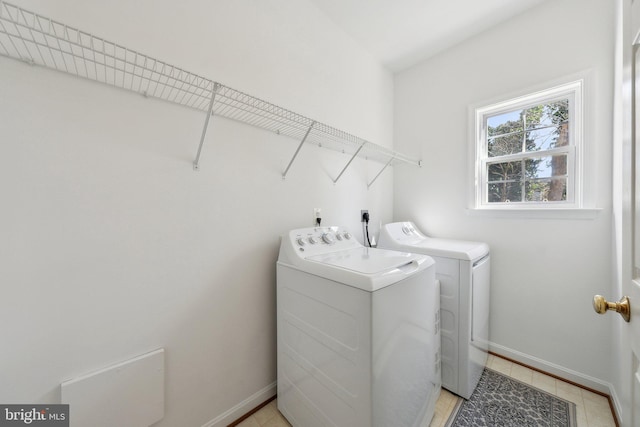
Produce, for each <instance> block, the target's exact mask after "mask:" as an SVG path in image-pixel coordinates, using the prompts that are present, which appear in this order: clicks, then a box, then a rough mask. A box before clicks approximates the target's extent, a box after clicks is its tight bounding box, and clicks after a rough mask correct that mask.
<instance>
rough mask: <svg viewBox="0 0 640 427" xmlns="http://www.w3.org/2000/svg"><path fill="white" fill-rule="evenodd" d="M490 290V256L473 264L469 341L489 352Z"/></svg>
mask: <svg viewBox="0 0 640 427" xmlns="http://www.w3.org/2000/svg"><path fill="white" fill-rule="evenodd" d="M490 288H491V262H490V256H489V255H487V256H486V257H484V258H482V259H481V260H479V261H476V262H475V263H474V264H473V273H472V277H471V341H472V342H473V343H474V345H475V346H476V347H479V348H481V349H483V350H484V351H488V350H489V299H490Z"/></svg>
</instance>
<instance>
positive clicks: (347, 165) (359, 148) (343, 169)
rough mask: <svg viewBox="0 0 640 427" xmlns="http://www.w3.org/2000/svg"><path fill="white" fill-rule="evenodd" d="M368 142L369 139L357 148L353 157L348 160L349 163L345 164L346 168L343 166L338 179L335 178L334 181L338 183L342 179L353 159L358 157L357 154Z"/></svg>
mask: <svg viewBox="0 0 640 427" xmlns="http://www.w3.org/2000/svg"><path fill="white" fill-rule="evenodd" d="M366 143H367V141H364V142H363V143H362V144H361V145H360V147H358V149H357V150H356V152H355V153H353V156H351V158H350V159H349V161H348V162H347V164H346V165H345V166H344V168H342V170H341V171H340V173H339V174H338V176H337V177H336V179H334V180H333V183H334V184H335V183H337V182H338V180H339V179H340V177H341V176H342V174H343V173H344V171H346V170H347V168H348V167H349V165H350V164H351V162H353V159H355V158H356V156H357V155H358V154H359V153H360V151H361V150H362V149H363V148H364V145H365V144H366Z"/></svg>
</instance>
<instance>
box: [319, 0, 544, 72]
mask: <svg viewBox="0 0 640 427" xmlns="http://www.w3.org/2000/svg"><path fill="white" fill-rule="evenodd" d="M311 1H312V2H314V3H315V4H316V6H317V7H318V8H319V9H320V10H322V11H324V12H325V13H326V14H327V15H329V17H330V18H331V19H332V20H333V21H334V22H335V23H336V24H337V25H338V26H340V27H341V28H343V29H344V30H345V31H346V32H347V33H349V34H351V36H352V37H354V38H355V39H356V40H357V41H358V42H359V43H360V44H361V45H362V46H363V47H364V48H365V49H367V50H368V51H370V52H371V53H372V54H373V55H374V56H375V57H376V58H378V59H379V60H380V62H382V63H383V64H384V65H385V66H387V67H388V68H389V69H391V70H392V71H400V70H403V69H405V68H407V67H409V66H411V65H414V64H416V63H417V62H420V61H421V60H423V59H426V58H428V57H429V56H432V55H434V54H436V53H438V52H441V51H443V50H445V49H447V48H449V47H451V46H453V45H455V44H457V43H460V42H461V41H463V40H465V39H468V38H470V37H472V36H474V35H476V34H478V33H480V32H482V31H485V30H486V29H488V28H490V27H492V26H494V25H496V24H498V23H500V22H502V21H505V20H507V19H509V18H511V17H513V16H515V15H518V14H520V13H522V12H523V11H525V10H527V9H529V8H531V7H533V6H536V5H538V4H540V3H542V2H544V1H546V0H311Z"/></svg>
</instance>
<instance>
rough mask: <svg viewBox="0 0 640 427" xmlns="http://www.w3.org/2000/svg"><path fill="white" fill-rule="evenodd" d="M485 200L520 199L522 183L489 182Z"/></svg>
mask: <svg viewBox="0 0 640 427" xmlns="http://www.w3.org/2000/svg"><path fill="white" fill-rule="evenodd" d="M488 190H489V191H488V192H487V200H488V202H489V203H508V202H521V201H522V185H520V183H519V182H500V183H489V184H488Z"/></svg>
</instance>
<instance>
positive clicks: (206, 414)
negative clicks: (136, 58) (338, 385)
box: [0, 0, 393, 426]
mask: <svg viewBox="0 0 640 427" xmlns="http://www.w3.org/2000/svg"><path fill="white" fill-rule="evenodd" d="M17 4H18V5H20V6H22V7H25V8H27V9H30V10H35V11H37V12H39V13H41V14H43V15H45V16H50V17H53V18H55V19H57V20H60V21H62V22H64V23H67V24H68V25H71V26H73V27H77V28H80V29H84V30H87V31H89V32H92V33H94V34H96V35H98V36H102V37H104V38H106V39H107V40H111V41H115V42H118V43H121V44H122V45H124V46H127V47H129V48H132V49H136V50H138V51H140V52H143V53H147V54H150V55H153V56H156V57H157V58H159V59H162V60H165V61H167V62H169V63H173V64H175V65H178V66H181V67H183V68H185V69H187V70H189V71H193V72H196V73H199V74H201V75H204V76H206V77H209V78H211V79H214V80H217V81H220V82H222V83H225V84H228V85H230V86H232V87H234V88H237V89H239V90H242V91H245V92H247V93H250V94H252V95H255V96H258V97H262V98H264V99H266V100H269V101H272V102H275V103H279V104H280V105H281V106H283V107H287V108H289V109H292V110H295V111H297V112H299V113H301V114H304V115H307V116H309V117H312V118H314V119H317V120H320V121H323V122H326V123H327V124H330V125H333V126H336V127H339V128H342V129H343V130H345V131H348V132H351V133H353V134H356V135H358V136H361V137H363V138H366V139H369V140H371V141H373V142H376V143H379V144H382V145H387V146H389V145H391V140H392V128H393V102H392V101H393V79H392V76H391V75H390V73H389V72H387V71H386V70H384V69H383V68H382V67H381V66H380V65H379V64H378V63H377V62H375V61H374V59H373V58H372V57H370V56H369V55H368V54H366V53H365V52H363V51H362V50H361V49H360V48H358V47H357V46H356V45H355V43H354V42H353V41H352V40H351V39H350V38H349V37H347V36H346V35H345V34H344V33H342V32H341V31H340V30H339V29H338V28H336V27H335V26H334V25H333V24H332V23H331V22H330V21H329V20H328V19H327V18H326V17H325V16H324V15H322V14H321V13H320V12H319V11H318V10H317V9H316V8H315V7H314V6H313V5H312V4H311V3H310V2H307V1H291V0H267V1H265V0H234V1H223V0H218V1H204V0H188V1H181V2H169V1H157V0H154V1H151V0H147V1H136V2H129V1H124V0H118V1H115V2H114V1H111V2H103V1H97V0H92V1H82V2H79V1H73V0H59V1H56V2H49V1H45V0H23V1H18V2H17ZM0 74H1V75H2V78H1V79H0V100H1V102H0V135H1V141H2V143H1V144H0V194H1V195H2V209H0V236H1V238H0V242H1V243H0V282H1V283H2V298H0V323H1V324H2V325H3V328H2V331H3V332H2V351H1V352H0V384H1V385H0V401H1V402H4V403H25V402H33V403H39V402H42V403H55V402H57V401H59V399H60V395H59V388H58V387H59V384H60V382H61V381H63V380H66V379H69V378H73V377H75V376H78V375H80V374H84V373H86V372H89V371H92V370H95V369H99V368H102V367H104V366H107V365H110V364H112V363H115V362H119V361H123V360H126V359H128V358H130V357H133V356H136V355H138V354H141V353H144V352H147V351H149V350H153V349H155V348H159V347H164V348H165V349H166V416H165V418H164V420H163V421H161V422H160V423H158V425H159V426H176V425H180V426H201V425H204V424H206V423H210V424H213V421H220V425H222V424H224V425H226V424H228V423H229V422H230V421H232V420H233V419H234V417H237V416H239V415H241V414H242V413H243V412H244V411H247V410H249V409H251V408H252V407H253V406H254V405H256V404H258V403H260V402H258V401H248V402H245V403H246V405H244V406H242V402H243V401H245V399H248V398H251V396H253V395H254V394H255V393H260V392H261V391H262V394H261V395H258V397H257V399H258V400H259V399H264V398H266V397H268V396H270V395H272V394H273V393H275V388H274V381H275V379H276V371H275V366H276V362H275V343H276V339H275V338H276V337H275V261H276V258H277V251H278V246H279V235H281V234H282V233H284V232H285V231H287V230H289V229H292V228H296V227H302V226H309V225H312V215H313V208H314V207H321V208H323V217H324V222H323V223H324V224H341V225H346V226H348V227H350V228H351V229H352V230H353V231H354V234H355V235H357V236H359V237H360V223H359V212H360V209H361V208H367V209H369V210H370V212H371V214H372V219H373V221H374V223H377V222H378V221H390V220H391V216H392V200H393V198H392V185H393V174H392V172H391V171H387V172H385V173H384V174H383V175H382V176H381V177H380V178H379V179H378V180H377V181H376V183H375V184H374V185H373V186H372V188H371V189H370V190H367V182H368V181H369V180H371V179H372V178H373V176H374V175H375V173H377V172H378V170H379V169H380V168H381V167H382V165H381V164H377V163H371V162H367V161H365V160H357V161H356V162H354V164H353V165H352V166H351V167H350V169H348V170H347V172H346V173H345V175H344V176H343V177H342V178H341V180H340V181H339V182H338V183H337V184H336V185H334V184H333V182H332V181H331V178H333V177H335V176H336V175H337V173H338V172H339V171H340V170H341V168H342V167H343V166H344V164H346V162H347V161H348V156H345V155H343V154H341V153H334V152H328V151H324V150H319V149H314V148H313V147H304V148H303V150H302V151H301V153H300V156H299V158H298V160H297V161H296V163H294V164H293V166H292V169H291V170H290V172H289V175H288V177H287V179H286V180H284V181H283V180H282V179H281V173H282V171H283V169H284V167H285V166H286V165H287V163H288V161H289V159H290V158H291V156H292V155H293V152H294V151H295V148H296V147H297V144H298V141H294V140H291V139H288V138H285V137H280V136H277V135H275V134H271V133H268V132H265V131H261V130H258V129H255V128H252V127H249V126H245V125H241V124H238V123H235V122H232V121H228V120H224V119H219V118H214V120H213V123H212V127H211V128H210V129H209V132H208V134H207V141H206V142H205V147H204V152H203V156H202V158H201V163H200V166H201V170H200V171H199V172H194V171H193V170H192V165H191V163H192V161H193V159H194V156H195V152H196V149H197V145H198V141H199V138H200V133H201V131H202V125H203V123H204V114H202V113H201V112H197V111H192V110H189V109H186V108H182V107H178V106H174V105H169V104H167V103H164V102H159V101H155V100H153V99H146V98H144V97H142V96H138V95H136V94H132V93H129V92H125V91H122V90H117V89H113V88H110V87H106V86H102V85H100V84H97V83H93V82H89V81H84V80H81V79H78V78H74V77H72V76H68V75H65V74H61V73H57V72H53V71H50V70H45V69H42V68H38V67H31V66H28V65H25V64H23V63H20V62H17V61H14V60H11V59H7V58H0ZM237 405H240V406H237ZM234 408H235V410H236V411H235V412H233V410H234ZM109 409H110V408H105V410H109ZM229 410H231V411H232V413H231V414H229V415H228V416H227V417H226V418H225V416H224V414H225V411H229ZM225 423H226V424H225Z"/></svg>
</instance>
